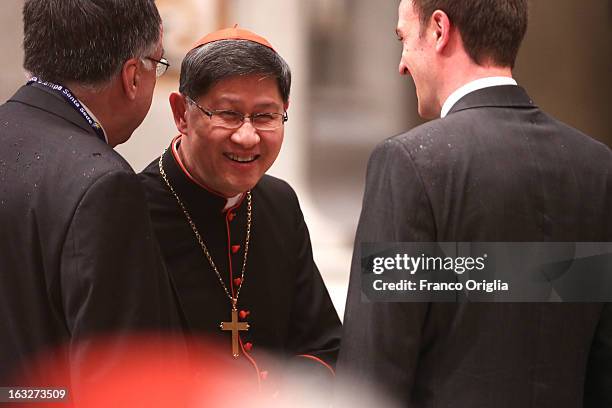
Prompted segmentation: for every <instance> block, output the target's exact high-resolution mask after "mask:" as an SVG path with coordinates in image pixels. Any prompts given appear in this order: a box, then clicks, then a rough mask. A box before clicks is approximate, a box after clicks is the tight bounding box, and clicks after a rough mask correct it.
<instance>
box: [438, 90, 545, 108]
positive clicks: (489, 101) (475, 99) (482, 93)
mask: <svg viewBox="0 0 612 408" xmlns="http://www.w3.org/2000/svg"><path fill="white" fill-rule="evenodd" d="M535 107H536V105H535V104H534V103H533V101H532V100H531V98H530V97H529V95H527V92H525V90H524V89H523V88H521V87H520V86H515V85H501V86H491V87H488V88H483V89H478V90H476V91H474V92H470V93H469V94H467V95H465V96H464V97H463V98H461V99H459V101H457V103H456V104H455V105H454V106H453V107H452V108H451V110H450V111H449V114H451V113H454V112H459V111H462V110H466V109H473V108H535Z"/></svg>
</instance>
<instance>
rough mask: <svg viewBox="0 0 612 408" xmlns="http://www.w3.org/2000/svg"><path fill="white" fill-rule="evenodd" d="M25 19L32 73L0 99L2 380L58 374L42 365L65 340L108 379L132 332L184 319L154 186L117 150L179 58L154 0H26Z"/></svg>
mask: <svg viewBox="0 0 612 408" xmlns="http://www.w3.org/2000/svg"><path fill="white" fill-rule="evenodd" d="M23 19H24V36H25V38H24V51H25V62H24V67H25V69H26V70H27V71H29V73H30V74H31V76H32V77H31V80H30V81H29V82H28V83H27V85H24V86H23V87H21V88H20V89H19V90H18V91H17V93H16V94H15V95H14V96H13V97H12V98H11V99H10V100H9V101H8V102H6V103H5V104H4V105H2V106H1V107H0V123H2V126H0V199H1V204H0V229H1V230H2V233H3V237H4V238H3V240H2V242H1V243H0V333H2V335H1V336H0V385H8V383H9V382H10V380H9V378H13V373H19V374H20V375H21V376H25V377H28V378H32V377H36V378H39V379H42V380H44V379H45V378H47V375H52V374H53V373H50V372H46V373H41V372H38V370H37V369H38V367H37V366H36V365H33V364H31V363H30V360H32V359H34V358H35V357H36V356H38V355H40V354H41V353H42V355H44V356H48V355H47V353H48V352H51V350H54V349H56V348H57V347H59V346H64V345H65V344H66V343H68V344H69V349H70V353H69V355H70V357H69V358H68V359H67V358H66V356H64V355H60V356H56V361H57V362H58V364H59V365H63V364H65V363H67V362H69V363H70V365H71V366H72V367H73V368H74V369H75V371H74V372H73V373H74V374H75V375H77V376H78V375H81V374H83V375H89V374H92V375H95V373H96V372H97V373H98V374H100V373H103V372H104V370H106V369H108V368H109V367H111V366H112V365H113V362H114V360H113V359H114V358H116V359H117V361H120V360H121V353H122V350H121V347H120V344H121V340H120V336H121V335H124V334H128V333H133V332H135V331H139V332H140V331H145V332H148V331H158V330H159V329H164V330H165V329H167V328H172V327H174V326H177V325H178V315H177V312H176V306H175V303H174V299H173V292H172V290H171V287H170V281H169V277H168V276H167V273H166V271H165V269H164V268H163V266H162V261H161V257H160V254H159V249H158V247H157V244H156V243H155V239H154V237H153V235H152V234H153V232H152V230H151V223H150V220H149V217H148V213H147V208H146V203H145V199H144V192H143V189H142V186H141V185H140V183H139V181H138V178H137V176H136V175H135V174H134V172H133V170H132V169H131V167H130V166H129V165H128V163H127V162H126V161H125V160H123V159H122V158H121V157H120V156H119V155H118V154H117V153H116V152H115V151H114V150H113V147H114V146H116V145H118V144H120V143H123V142H125V141H126V140H128V138H129V137H130V136H131V134H132V132H133V131H134V129H136V128H137V127H138V126H139V125H140V123H141V122H142V120H143V119H144V117H145V115H146V113H147V112H148V110H149V107H150V105H151V99H152V94H153V88H154V86H155V82H156V77H157V76H159V75H161V74H163V73H164V72H165V69H166V68H167V65H168V64H167V62H166V61H165V60H164V58H163V47H162V32H161V20H160V17H159V14H158V11H157V9H156V7H155V4H154V2H153V1H152V0H134V1H118V0H100V1H96V2H91V1H87V0H72V1H65V0H27V1H26V2H25V4H24V7H23ZM107 335H111V337H110V338H109V340H108V341H109V343H108V344H107V347H108V349H109V350H112V352H111V353H109V354H108V355H107V356H106V357H108V358H107V359H105V360H104V361H103V363H100V364H99V366H96V367H89V368H93V370H92V372H91V373H89V372H88V373H87V374H85V372H84V371H82V369H85V367H84V366H80V365H79V361H86V360H87V358H88V353H87V350H88V346H87V345H88V342H89V341H90V340H93V339H94V338H96V337H98V336H107ZM82 359H85V360H82ZM85 364H86V363H85ZM22 378H23V377H22ZM13 385H19V384H13Z"/></svg>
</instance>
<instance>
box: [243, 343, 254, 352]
mask: <svg viewBox="0 0 612 408" xmlns="http://www.w3.org/2000/svg"><path fill="white" fill-rule="evenodd" d="M244 349H245V350H246V351H251V350H252V349H253V343H246V344H245V345H244Z"/></svg>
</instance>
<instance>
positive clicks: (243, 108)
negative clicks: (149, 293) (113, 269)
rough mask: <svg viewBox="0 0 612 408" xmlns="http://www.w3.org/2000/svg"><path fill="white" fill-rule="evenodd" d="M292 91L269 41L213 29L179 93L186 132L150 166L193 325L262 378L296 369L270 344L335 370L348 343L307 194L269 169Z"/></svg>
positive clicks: (167, 252) (294, 358)
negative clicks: (308, 216)
mask: <svg viewBox="0 0 612 408" xmlns="http://www.w3.org/2000/svg"><path fill="white" fill-rule="evenodd" d="M290 88H291V73H290V70H289V67H288V65H287V63H286V62H285V61H284V60H283V59H282V57H281V56H280V55H279V54H278V53H277V52H276V51H275V50H274V49H273V48H272V46H271V45H270V43H269V42H268V41H267V40H266V39H264V38H262V37H260V36H259V35H257V34H255V33H253V32H250V31H248V30H244V29H242V28H237V27H234V28H230V29H225V30H220V31H216V32H213V33H211V34H209V35H207V36H205V37H204V38H203V39H201V40H200V41H199V42H198V43H197V44H196V45H195V46H194V48H193V49H192V50H191V51H189V53H187V55H186V56H185V59H184V60H183V63H182V66H181V77H180V88H179V91H180V93H173V94H172V95H171V96H170V105H171V107H172V112H173V114H174V121H175V123H176V127H177V129H178V131H179V132H180V134H179V135H178V136H177V137H175V138H174V139H173V140H172V142H171V143H170V145H169V147H168V148H167V149H166V150H165V151H164V152H163V154H162V155H161V157H159V158H157V159H155V160H154V161H153V162H152V163H151V164H150V165H149V166H148V167H147V168H146V169H145V170H144V171H143V173H142V174H141V178H142V181H143V184H144V186H145V190H146V193H147V198H148V203H149V208H150V211H151V219H152V221H153V225H154V229H155V233H156V236H157V238H158V240H159V242H160V247H161V250H162V254H163V256H164V260H165V262H166V266H167V268H168V271H169V273H170V275H171V278H172V279H173V282H174V284H175V286H176V288H177V292H178V297H179V303H180V308H181V311H182V312H183V314H184V316H185V322H186V327H185V330H186V331H188V332H189V333H191V334H194V335H197V336H207V337H208V338H210V339H213V340H214V341H217V342H219V347H220V349H219V350H221V353H223V354H224V355H226V356H227V357H229V358H230V359H231V358H232V356H233V357H234V358H236V362H237V363H238V364H240V363H243V364H245V366H246V367H247V369H248V370H251V371H252V372H253V373H255V374H256V375H257V378H258V379H259V380H260V381H261V383H262V385H267V384H273V383H275V382H277V381H279V380H280V379H281V378H282V374H281V369H282V368H284V367H286V366H285V365H284V364H281V367H279V368H275V367H276V365H275V367H272V366H270V364H271V363H270V360H268V359H265V358H263V356H264V355H265V354H266V352H272V353H274V354H276V355H278V356H279V357H281V359H283V360H285V359H286V361H287V360H288V361H289V362H295V363H296V364H298V365H299V366H302V367H303V368H304V369H306V370H308V371H309V372H311V373H312V375H313V376H314V377H316V378H323V379H327V378H329V377H330V376H331V375H332V374H333V367H334V366H335V362H336V357H337V353H338V349H339V341H340V321H339V319H338V316H337V314H336V311H335V309H334V306H333V304H332V302H331V300H330V298H329V295H328V292H327V289H326V288H325V285H324V283H323V280H322V279H321V275H320V274H319V271H318V269H317V266H316V265H315V263H314V260H313V256H312V249H311V245H310V237H309V233H308V229H307V227H306V223H305V222H304V217H303V215H302V212H301V210H300V206H299V202H298V199H297V196H296V194H295V192H294V191H293V189H292V188H291V187H290V186H289V185H288V184H287V183H286V182H284V181H282V180H280V179H277V178H275V177H272V176H269V175H266V174H265V172H266V171H267V170H268V169H269V168H270V166H271V165H272V163H274V161H275V160H276V158H277V156H278V154H279V151H280V148H281V145H282V141H283V137H284V124H285V122H286V121H287V118H288V117H287V109H288V106H289V91H290ZM268 374H269V375H268ZM314 377H311V378H314ZM272 387H274V386H272ZM266 388H267V389H270V387H266Z"/></svg>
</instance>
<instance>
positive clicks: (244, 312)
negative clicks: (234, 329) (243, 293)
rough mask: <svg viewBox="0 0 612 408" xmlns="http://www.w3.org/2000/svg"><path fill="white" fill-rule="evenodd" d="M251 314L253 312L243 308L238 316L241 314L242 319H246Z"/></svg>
mask: <svg viewBox="0 0 612 408" xmlns="http://www.w3.org/2000/svg"><path fill="white" fill-rule="evenodd" d="M250 314H251V312H249V311H248V310H241V311H240V312H239V313H238V316H239V317H240V318H241V319H246V318H247V317H248V316H249V315H250Z"/></svg>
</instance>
